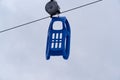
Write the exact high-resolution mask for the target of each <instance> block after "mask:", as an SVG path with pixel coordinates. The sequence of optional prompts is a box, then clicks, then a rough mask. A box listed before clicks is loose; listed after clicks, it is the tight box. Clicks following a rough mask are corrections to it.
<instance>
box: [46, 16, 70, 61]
mask: <svg viewBox="0 0 120 80" xmlns="http://www.w3.org/2000/svg"><path fill="white" fill-rule="evenodd" d="M55 21H61V22H62V27H63V28H62V29H60V30H54V29H53V24H54V22H55ZM70 36H71V30H70V25H69V23H68V20H67V19H66V17H53V18H52V20H51V22H50V25H49V29H48V36H47V46H46V59H47V60H48V59H50V56H63V58H64V59H68V58H69V53H70Z"/></svg>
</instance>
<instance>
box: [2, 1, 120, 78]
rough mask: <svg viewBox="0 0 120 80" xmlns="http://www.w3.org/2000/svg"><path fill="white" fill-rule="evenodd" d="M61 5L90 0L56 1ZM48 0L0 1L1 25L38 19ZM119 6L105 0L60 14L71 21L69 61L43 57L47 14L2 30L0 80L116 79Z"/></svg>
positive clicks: (119, 65) (119, 72)
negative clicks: (23, 24) (12, 28)
mask: <svg viewBox="0 0 120 80" xmlns="http://www.w3.org/2000/svg"><path fill="white" fill-rule="evenodd" d="M57 1H58V2H59V4H60V6H61V10H62V11H63V10H66V9H69V8H72V7H76V6H78V5H82V4H84V3H87V2H91V0H87V1H78V0H74V1H73V0H71V1H70V0H69V1H68V0H65V1H63V0H57ZM46 2H47V0H34V1H30V0H2V1H1V3H0V30H3V29H6V28H9V27H12V26H16V25H18V24H22V23H24V22H28V21H31V20H34V19H38V18H41V17H44V16H47V15H48V14H47V13H46V12H45V10H44V6H45V4H46ZM119 8H120V5H119V4H118V1H117V0H106V1H103V2H100V3H97V4H94V5H91V6H88V7H85V8H82V9H79V10H75V11H72V12H69V13H64V14H61V16H66V17H67V18H68V20H69V22H70V25H71V30H72V35H71V53H70V58H69V60H67V61H65V60H63V58H62V57H51V59H50V60H49V61H46V60H45V48H46V37H47V29H48V26H49V22H50V19H46V20H43V21H41V22H36V23H34V24H30V25H27V26H24V27H22V28H18V29H15V30H12V31H9V32H6V33H2V34H0V80H48V79H49V80H119V79H120V63H119V60H120V59H119V56H120V54H119V53H120V50H119V49H120V42H119V41H120V37H119V36H120V32H119V30H120V28H119V26H120V23H119V21H120V16H119V14H120V11H119Z"/></svg>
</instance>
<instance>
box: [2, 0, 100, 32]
mask: <svg viewBox="0 0 120 80" xmlns="http://www.w3.org/2000/svg"><path fill="white" fill-rule="evenodd" d="M100 1H102V0H97V1H94V2H91V3H87V4H84V5H81V6H78V7H75V8H71V9H68V10H65V11H63V12H61V13H60V14H62V13H66V12H70V11H73V10H76V9H79V8H82V7H85V6H88V5H91V4H95V3H97V2H100ZM49 17H50V16H46V17H43V18H40V19H36V20H33V21H30V22H27V23H24V24H20V25H18V26H15V27H11V28H8V29H5V30H1V31H0V33H3V32H7V31H10V30H13V29H16V28H19V27H22V26H25V25H28V24H31V23H35V22H38V21H41V20H44V19H47V18H49Z"/></svg>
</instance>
